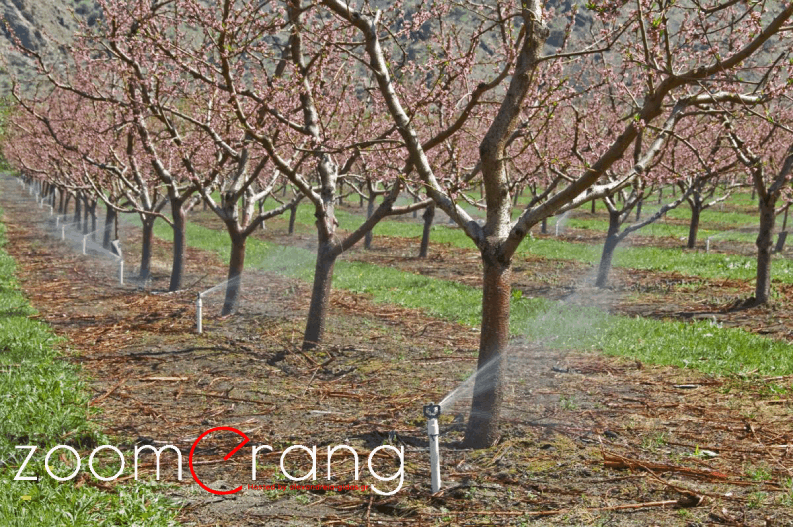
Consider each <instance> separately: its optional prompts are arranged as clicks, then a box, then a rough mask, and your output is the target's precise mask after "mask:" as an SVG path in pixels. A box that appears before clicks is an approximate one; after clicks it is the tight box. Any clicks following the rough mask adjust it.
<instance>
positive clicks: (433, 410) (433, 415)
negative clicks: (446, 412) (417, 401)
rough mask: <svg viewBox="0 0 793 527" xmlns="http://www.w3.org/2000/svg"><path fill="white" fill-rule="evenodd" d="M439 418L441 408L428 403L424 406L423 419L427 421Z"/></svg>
mask: <svg viewBox="0 0 793 527" xmlns="http://www.w3.org/2000/svg"><path fill="white" fill-rule="evenodd" d="M440 416H441V407H440V405H438V404H435V403H430V404H427V405H425V406H424V417H426V418H427V419H437V418H438V417H440Z"/></svg>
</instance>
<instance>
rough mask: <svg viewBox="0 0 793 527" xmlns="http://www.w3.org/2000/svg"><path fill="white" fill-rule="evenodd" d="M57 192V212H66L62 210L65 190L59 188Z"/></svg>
mask: <svg viewBox="0 0 793 527" xmlns="http://www.w3.org/2000/svg"><path fill="white" fill-rule="evenodd" d="M58 194H60V196H59V198H60V199H58V214H64V213H65V212H66V211H65V210H64V204H65V203H66V198H65V196H66V192H64V191H62V190H60V191H58Z"/></svg>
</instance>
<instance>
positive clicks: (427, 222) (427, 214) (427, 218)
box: [419, 203, 435, 258]
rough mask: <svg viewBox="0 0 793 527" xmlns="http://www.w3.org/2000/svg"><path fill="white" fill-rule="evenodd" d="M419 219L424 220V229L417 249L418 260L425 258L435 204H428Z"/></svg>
mask: <svg viewBox="0 0 793 527" xmlns="http://www.w3.org/2000/svg"><path fill="white" fill-rule="evenodd" d="M421 217H422V218H424V229H423V230H422V231H421V248H420V249H419V258H426V257H427V250H428V249H429V246H430V231H431V230H432V220H434V219H435V203H430V204H429V205H427V209H426V210H425V211H424V214H422V215H421Z"/></svg>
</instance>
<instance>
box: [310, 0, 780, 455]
mask: <svg viewBox="0 0 793 527" xmlns="http://www.w3.org/2000/svg"><path fill="white" fill-rule="evenodd" d="M322 5H324V6H326V7H327V8H328V9H329V10H331V11H332V12H333V13H334V14H335V15H336V16H337V17H338V19H340V20H342V21H344V22H345V23H347V24H349V25H350V26H351V27H354V28H356V29H357V30H358V36H359V38H360V39H361V40H360V41H359V42H360V44H356V46H355V47H351V48H350V49H349V51H348V53H350V54H351V55H355V56H356V58H357V59H358V60H360V61H361V62H364V63H366V65H367V71H366V72H365V73H362V74H361V77H360V78H361V80H360V81H359V84H360V85H363V84H364V83H365V82H366V79H368V78H369V77H373V78H374V80H375V81H376V83H377V87H378V90H379V96H380V97H381V98H382V101H383V103H384V104H385V105H386V108H387V111H388V114H389V116H390V117H391V119H392V120H393V123H394V125H395V126H396V130H397V132H398V133H399V135H400V137H401V139H402V141H403V144H404V146H403V151H404V152H405V153H404V155H405V157H406V159H407V160H408V161H409V163H410V164H411V166H412V168H413V170H414V171H415V173H416V174H417V175H418V176H419V177H420V179H421V181H422V182H423V184H424V185H425V189H426V191H427V192H428V194H429V195H430V196H431V197H432V198H433V200H434V201H435V202H436V204H437V206H438V207H440V208H441V209H442V210H443V211H444V212H446V213H447V214H448V215H449V216H450V217H451V218H452V219H453V220H454V221H455V222H456V223H457V224H458V225H459V226H460V227H461V228H462V229H463V231H464V232H465V233H466V234H467V235H468V236H469V237H470V238H471V239H472V240H473V241H474V243H475V244H476V246H477V248H478V249H479V251H480V253H481V256H482V265H483V301H482V326H481V334H480V345H479V361H478V368H479V370H480V371H482V370H483V369H484V368H494V373H493V374H492V375H480V376H478V377H477V379H476V385H475V388H474V396H473V402H472V410H471V417H470V419H469V421H468V429H467V431H466V443H467V444H468V445H469V446H472V447H486V446H489V445H491V444H493V442H494V441H496V440H497V439H498V437H499V432H498V422H499V415H500V407H501V400H502V397H503V370H504V366H505V365H504V361H503V357H504V354H505V353H506V350H507V344H508V338H509V312H510V296H511V295H510V293H511V281H512V280H511V267H512V258H513V257H514V255H515V251H516V249H517V248H518V246H519V245H520V243H521V242H522V241H523V240H524V238H525V237H526V236H527V234H528V232H529V229H530V228H531V227H532V226H533V225H535V224H537V223H538V222H540V221H542V219H543V218H546V217H548V216H550V215H553V214H555V213H556V212H558V211H559V210H560V209H562V207H566V206H578V205H580V204H581V203H584V202H586V201H588V200H589V199H593V198H595V197H601V196H603V195H607V194H608V193H610V192H611V191H612V190H613V187H614V185H612V184H610V183H608V182H604V183H600V184H598V182H599V180H601V178H602V177H603V176H604V175H605V174H606V172H607V171H609V170H615V172H617V173H622V174H625V175H626V177H627V178H630V177H634V176H632V175H631V174H635V177H641V176H642V174H643V173H644V171H645V168H646V166H648V165H649V164H650V163H652V162H653V160H652V159H650V160H648V163H646V164H641V163H636V164H633V163H631V162H630V160H625V159H624V157H625V154H626V152H629V151H630V148H631V146H632V145H633V144H634V142H635V141H636V139H637V137H638V136H639V134H640V133H641V132H642V130H644V131H645V133H646V134H647V135H648V136H649V137H646V140H648V141H650V142H651V143H652V142H655V141H656V140H657V139H663V137H662V136H667V137H668V136H669V134H670V133H671V128H670V126H667V124H672V123H670V118H669V117H668V116H669V115H670V113H671V112H673V108H674V107H675V106H676V101H678V100H680V99H682V98H685V97H691V96H697V95H700V94H709V93H714V92H717V91H720V90H721V89H722V87H723V88H724V89H735V87H736V80H737V79H736V77H735V75H736V73H735V72H736V71H739V68H748V67H749V65H750V64H751V65H752V67H757V68H761V67H762V66H763V64H762V62H760V63H757V62H756V61H755V60H754V58H753V57H754V55H755V54H756V53H757V52H758V51H760V50H762V49H763V48H764V47H770V48H773V47H777V46H778V47H779V49H789V48H788V46H789V42H787V41H785V42H780V41H782V37H781V36H777V33H778V32H779V31H780V30H781V29H782V28H783V27H786V26H787V25H789V23H790V22H789V21H790V17H791V15H792V14H793V3H783V4H780V5H775V6H774V12H773V13H766V12H765V9H766V4H738V3H735V2H727V3H725V4H723V5H718V4H717V5H714V6H710V7H708V8H705V7H703V6H698V5H696V4H689V3H686V2H684V3H666V4H663V3H662V4H658V3H653V2H649V1H644V0H640V1H639V2H637V3H636V4H635V5H634V4H627V3H626V4H623V3H616V2H603V3H599V2H594V3H592V4H591V6H592V7H593V8H594V12H593V13H592V14H591V16H592V17H593V19H595V20H596V23H597V25H598V28H597V29H596V28H592V31H591V33H592V34H593V35H594V36H595V38H596V39H597V40H596V41H591V42H582V43H580V45H577V47H578V51H576V50H572V51H571V50H568V49H566V48H565V47H564V45H565V42H563V49H561V50H558V52H556V53H553V50H551V52H550V54H546V53H547V52H546V51H545V50H547V47H546V46H545V41H546V39H547V37H548V34H549V30H548V26H547V22H546V13H545V12H544V10H543V6H542V4H541V2H539V0H524V1H522V2H515V3H511V2H509V3H507V2H505V3H501V2H497V3H495V4H494V5H484V4H481V3H473V2H471V3H467V2H460V3H457V4H455V6H456V7H455V8H456V9H457V8H459V9H463V10H464V11H465V14H466V15H467V17H478V18H480V19H482V20H487V21H488V24H489V26H487V27H489V28H490V30H491V32H492V33H494V34H495V35H496V37H495V38H496V39H501V40H502V41H503V42H505V46H504V49H506V50H509V51H510V53H507V54H506V55H505V57H504V60H503V62H502V64H504V65H505V68H504V69H505V70H506V74H503V75H502V74H500V73H495V72H494V71H493V70H494V68H493V67H492V65H489V67H487V68H485V67H482V68H481V69H479V71H472V66H473V65H475V61H471V62H469V63H468V64H466V65H465V67H463V68H461V70H460V72H459V75H461V76H463V77H464V78H465V79H466V80H467V82H468V86H470V87H472V88H469V91H468V95H465V94H462V95H464V96H465V97H467V98H468V100H473V99H477V98H479V97H481V96H482V95H483V93H485V92H487V93H488V94H489V97H490V100H487V102H488V103H489V104H488V107H487V108H486V109H485V111H484V112H483V114H479V115H478V118H480V119H485V120H486V122H487V123H488V126H487V129H486V131H485V132H484V133H481V132H479V133H476V134H471V135H469V136H468V140H469V142H471V143H472V150H473V151H474V152H476V155H477V157H478V161H477V163H478V165H479V167H480V170H481V174H482V178H483V183H484V189H485V202H486V207H487V211H486V213H487V217H486V220H485V222H484V224H480V223H479V222H477V221H475V220H474V219H473V218H471V217H470V216H469V215H468V214H467V213H466V212H465V210H464V209H463V208H462V207H461V206H460V205H459V204H457V203H456V202H455V198H456V194H457V192H458V188H457V187H455V185H454V183H453V182H452V181H449V180H446V179H444V177H443V170H442V168H441V167H439V166H437V165H433V163H432V161H431V159H430V158H429V157H428V155H427V153H426V149H425V140H424V139H422V136H425V135H426V132H425V130H424V128H423V127H422V125H423V123H424V122H426V121H432V120H433V115H434V116H436V119H437V121H438V122H445V123H457V122H459V121H462V123H461V124H460V126H459V127H457V128H455V130H453V132H456V131H458V130H460V129H463V128H465V126H464V125H465V124H470V123H468V120H469V116H470V115H471V113H477V112H471V111H470V109H469V108H468V106H465V107H464V108H463V109H460V108H459V106H458V105H451V106H447V107H444V108H442V109H440V108H439V107H438V106H433V107H429V106H428V107H422V106H419V105H415V104H411V102H412V99H411V93H410V90H411V89H412V87H413V86H412V85H411V86H408V85H407V83H399V82H397V79H398V78H399V72H395V69H397V68H398V67H399V68H409V67H413V68H418V66H417V65H416V64H415V63H414V62H411V60H410V57H408V56H406V54H403V52H402V50H401V48H400V46H399V42H398V41H396V40H395V39H393V38H391V37H390V35H391V33H392V31H391V28H392V27H395V26H398V25H399V24H398V23H397V22H395V21H392V20H388V19H386V18H384V13H383V12H381V11H379V10H378V11H372V9H371V8H370V7H369V6H364V8H363V9H361V10H359V9H358V8H356V7H353V6H351V5H348V4H346V3H344V2H343V1H342V0H322ZM450 9H451V8H450V6H449V5H445V6H444V5H443V4H441V5H436V7H435V8H434V10H429V12H428V13H426V14H424V13H414V14H413V17H414V19H416V18H418V19H419V22H420V21H421V19H422V16H426V18H425V20H429V19H430V18H437V19H438V20H440V21H442V22H443V24H442V25H444V26H447V25H452V23H451V21H450V19H449V17H448V11H449V10H450ZM397 11H398V9H397ZM393 14H394V8H392V10H390V11H389V12H387V13H385V15H393ZM673 15H674V16H673ZM396 16H397V17H399V16H400V14H399V13H398V12H397V13H396ZM574 16H575V13H573V17H574ZM401 20H402V21H404V23H405V24H406V25H409V21H407V20H405V17H402V18H401ZM671 20H675V22H671ZM551 22H555V20H551ZM439 25H441V23H440V22H439ZM600 28H602V30H603V31H602V32H601V31H600ZM383 35H387V36H385V37H384V36H383ZM461 35H462V33H461ZM465 36H466V37H469V35H468V34H465ZM478 38H483V37H482V35H479V36H478ZM476 39H477V36H476V35H474V36H473V41H474V43H475V44H474V45H476V44H478V42H476ZM438 40H439V42H437V46H438V47H440V48H443V46H447V49H446V51H445V52H441V51H439V52H438V55H441V54H443V56H444V57H445V58H446V60H447V61H448V62H450V63H451V62H452V61H453V59H454V58H455V57H456V56H458V55H457V54H456V49H452V48H453V44H454V41H453V40H452V39H449V40H441V39H438ZM459 41H462V42H470V41H471V39H470V38H469V39H467V40H466V39H462V38H460V40H459ZM450 43H451V45H450ZM579 56H580V57H582V58H580V60H574V59H575V58H577V57H579ZM574 64H575V65H578V66H577V67H579V68H580V71H583V70H586V75H582V76H579V77H578V79H580V80H579V81H578V82H581V83H582V84H581V85H580V86H576V87H575V89H577V90H584V89H586V87H587V86H588V85H594V84H597V83H599V82H601V81H603V82H612V83H614V84H615V85H616V86H615V89H616V90H619V91H620V92H621V93H623V94H624V95H625V99H626V103H624V104H620V106H618V107H617V108H611V107H610V106H609V104H608V101H606V100H604V99H603V98H602V96H601V95H598V94H597V93H595V92H594V91H593V92H591V93H589V97H590V98H593V99H594V100H595V101H598V100H601V101H603V102H602V104H601V105H600V107H599V108H598V107H597V106H596V105H592V106H591V109H590V111H595V112H597V115H599V116H601V117H602V118H603V119H604V120H608V119H609V118H610V117H612V116H614V115H616V116H621V117H622V119H620V120H618V121H617V122H615V123H614V124H613V125H612V126H610V129H609V130H606V131H604V133H603V134H602V135H601V136H600V138H599V140H598V141H597V142H596V143H594V144H592V145H588V149H587V151H583V149H581V150H580V151H579V152H578V153H579V154H580V155H581V157H582V158H583V162H580V163H579V164H570V168H569V169H567V170H565V173H564V176H559V177H558V178H557V179H558V181H559V183H557V184H550V185H547V186H546V188H545V191H544V192H543V193H542V194H540V195H539V196H538V198H536V199H534V200H532V202H531V203H530V204H529V206H527V207H526V208H525V209H524V210H523V212H522V213H521V214H520V216H519V217H518V218H517V219H516V220H513V219H512V217H511V205H512V200H511V197H510V195H509V183H508V176H507V167H508V159H509V157H510V156H509V149H508V141H509V140H510V138H511V137H512V135H513V133H514V132H515V131H516V130H517V129H518V128H519V127H520V126H525V127H526V128H527V129H528V131H529V133H528V134H527V137H529V138H530V137H532V136H534V135H536V134H537V133H538V132H539V129H538V127H539V126H540V125H543V126H545V125H547V123H548V120H546V119H543V118H541V116H540V114H541V112H539V111H537V107H538V106H539V101H547V100H548V99H549V97H544V95H545V94H546V93H547V92H548V91H549V90H551V89H552V88H554V87H556V88H558V82H557V79H559V78H560V77H561V78H564V76H565V72H569V71H571V68H573V65H574ZM774 64H776V63H774ZM488 82H489V83H490V84H493V83H495V84H496V85H497V86H501V85H502V83H503V84H504V86H503V89H497V90H487V88H488V86H489V85H488ZM430 84H432V83H430ZM443 84H444V83H442V82H438V83H435V85H436V86H439V87H438V89H439V90H440V89H442V88H443ZM474 86H476V87H474ZM737 86H739V87H740V85H737ZM463 100H465V99H463ZM466 111H468V112H469V113H468V115H466V114H465V112H466ZM665 115H666V116H667V118H666V120H665V121H662V122H663V123H664V124H662V125H661V126H659V125H657V124H656V121H658V120H659V118H663V117H664V116H665ZM441 116H442V117H441ZM672 121H674V119H672ZM551 124H552V125H553V126H556V127H557V128H558V129H563V128H564V127H571V126H574V124H575V123H574V121H571V120H569V119H568V120H567V121H566V122H564V121H556V122H552V123H551ZM471 129H474V130H476V129H477V127H475V126H474V127H472V128H471ZM568 146H569V145H568ZM660 151H661V149H660V148H659V149H658V153H660ZM543 158H544V159H546V160H548V161H547V162H548V163H550V164H556V162H555V161H553V158H549V157H548V156H543ZM565 158H570V156H565ZM631 165H632V167H631ZM623 179H625V178H623Z"/></svg>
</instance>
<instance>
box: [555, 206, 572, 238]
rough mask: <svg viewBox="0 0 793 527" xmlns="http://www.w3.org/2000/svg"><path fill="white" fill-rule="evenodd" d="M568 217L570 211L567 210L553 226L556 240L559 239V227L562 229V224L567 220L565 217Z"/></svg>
mask: <svg viewBox="0 0 793 527" xmlns="http://www.w3.org/2000/svg"><path fill="white" fill-rule="evenodd" d="M569 215H570V211H569V210H568V211H567V212H565V213H564V214H562V215H561V216H559V218H558V219H557V220H556V224H555V225H554V227H555V228H556V237H557V238H558V237H559V227H564V222H565V220H566V219H567V216H569Z"/></svg>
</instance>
